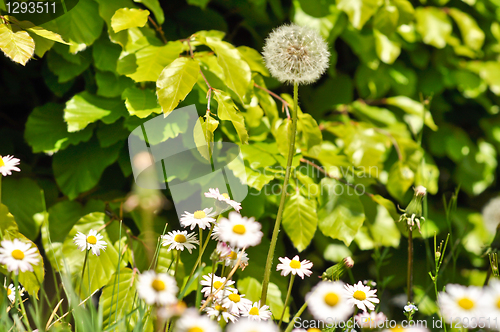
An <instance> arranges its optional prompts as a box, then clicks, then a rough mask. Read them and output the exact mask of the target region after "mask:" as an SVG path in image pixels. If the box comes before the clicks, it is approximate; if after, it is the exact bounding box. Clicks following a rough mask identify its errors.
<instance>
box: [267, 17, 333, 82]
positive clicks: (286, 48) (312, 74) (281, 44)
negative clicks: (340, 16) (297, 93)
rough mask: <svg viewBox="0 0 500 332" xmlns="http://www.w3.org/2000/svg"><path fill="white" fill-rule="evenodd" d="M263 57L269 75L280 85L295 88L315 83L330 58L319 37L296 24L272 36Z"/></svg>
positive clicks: (326, 66) (275, 31)
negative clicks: (297, 85)
mask: <svg viewBox="0 0 500 332" xmlns="http://www.w3.org/2000/svg"><path fill="white" fill-rule="evenodd" d="M262 54H263V55H264V60H265V62H266V67H267V68H268V69H269V72H270V73H271V75H273V76H274V77H275V78H277V79H278V80H279V81H281V82H284V83H285V82H288V83H298V84H308V83H313V82H315V81H317V80H318V79H319V78H320V76H321V75H322V74H323V73H324V72H325V71H326V69H327V68H328V64H329V58H330V52H329V51H328V44H327V43H326V42H325V40H324V39H323V38H322V37H321V36H320V35H319V33H318V32H317V31H315V30H312V29H310V28H308V27H301V26H299V25H296V24H290V25H283V26H281V27H279V28H277V29H276V30H274V31H273V32H271V34H270V35H269V37H268V38H267V39H266V44H265V45H264V51H263V52H262Z"/></svg>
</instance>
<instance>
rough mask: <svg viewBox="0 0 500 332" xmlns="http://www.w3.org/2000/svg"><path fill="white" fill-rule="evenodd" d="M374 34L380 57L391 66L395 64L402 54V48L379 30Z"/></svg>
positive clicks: (376, 48) (374, 31) (376, 49)
mask: <svg viewBox="0 0 500 332" xmlns="http://www.w3.org/2000/svg"><path fill="white" fill-rule="evenodd" d="M373 34H374V36H375V51H377V55H378V57H379V58H380V60H382V61H383V62H385V63H387V64H389V65H390V64H393V63H394V61H396V59H397V58H398V56H399V54H400V53H401V46H400V45H399V44H398V43H396V42H394V41H392V40H390V39H389V38H388V37H387V36H386V35H384V34H383V33H381V32H379V31H377V30H373Z"/></svg>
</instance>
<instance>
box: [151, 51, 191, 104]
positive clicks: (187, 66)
mask: <svg viewBox="0 0 500 332" xmlns="http://www.w3.org/2000/svg"><path fill="white" fill-rule="evenodd" d="M199 72H200V66H199V65H198V62H196V61H194V60H193V59H190V58H178V59H176V60H174V61H173V62H172V63H171V64H169V65H168V66H167V67H165V69H163V71H162V72H161V74H160V77H159V78H158V81H157V82H156V94H157V95H158V101H159V103H160V106H161V108H162V110H163V113H165V114H167V113H170V112H172V111H173V110H174V108H175V107H177V105H178V104H179V103H180V102H181V101H182V100H184V98H186V96H187V95H188V93H189V92H191V90H192V89H193V86H194V85H195V84H196V81H197V80H198V75H199Z"/></svg>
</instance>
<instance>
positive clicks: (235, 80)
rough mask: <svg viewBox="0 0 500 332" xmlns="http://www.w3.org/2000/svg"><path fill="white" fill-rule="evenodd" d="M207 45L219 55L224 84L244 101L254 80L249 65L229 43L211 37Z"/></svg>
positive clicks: (218, 61)
mask: <svg viewBox="0 0 500 332" xmlns="http://www.w3.org/2000/svg"><path fill="white" fill-rule="evenodd" d="M205 44H206V45H207V46H208V47H210V48H211V49H212V50H213V51H214V52H215V54H216V55H217V63H218V64H219V65H220V66H221V67H222V70H223V71H224V82H225V83H226V84H227V86H228V87H229V88H230V89H231V90H233V91H234V92H235V93H236V94H237V95H238V97H240V99H241V100H243V96H244V95H245V94H246V93H247V88H248V86H249V85H250V80H251V79H252V73H251V71H250V66H249V65H248V63H247V62H246V61H244V60H243V59H242V58H241V55H240V52H238V50H237V49H236V48H235V47H234V46H233V45H231V44H229V43H226V42H224V41H221V40H217V39H215V38H211V37H209V38H206V42H205Z"/></svg>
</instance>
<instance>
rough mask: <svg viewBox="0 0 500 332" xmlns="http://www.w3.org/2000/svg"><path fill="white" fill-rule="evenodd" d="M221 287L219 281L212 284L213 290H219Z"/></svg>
mask: <svg viewBox="0 0 500 332" xmlns="http://www.w3.org/2000/svg"><path fill="white" fill-rule="evenodd" d="M221 287H222V282H220V281H216V282H214V288H215V289H219V288H221Z"/></svg>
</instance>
